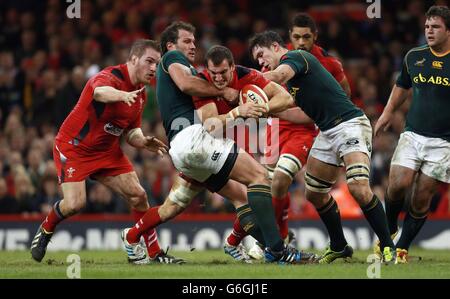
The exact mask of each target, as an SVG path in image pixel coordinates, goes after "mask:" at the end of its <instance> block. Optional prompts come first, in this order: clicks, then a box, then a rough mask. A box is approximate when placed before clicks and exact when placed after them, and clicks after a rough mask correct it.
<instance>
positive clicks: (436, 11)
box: [425, 5, 450, 30]
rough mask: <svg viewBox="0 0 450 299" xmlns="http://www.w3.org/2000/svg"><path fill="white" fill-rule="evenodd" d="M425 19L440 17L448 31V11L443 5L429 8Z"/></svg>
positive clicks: (449, 13)
mask: <svg viewBox="0 0 450 299" xmlns="http://www.w3.org/2000/svg"><path fill="white" fill-rule="evenodd" d="M425 17H426V18H427V19H429V18H431V17H441V18H442V19H443V20H444V24H445V27H446V29H447V30H450V9H449V8H448V7H447V6H443V5H433V6H431V7H430V8H429V9H428V11H427V13H426V14H425Z"/></svg>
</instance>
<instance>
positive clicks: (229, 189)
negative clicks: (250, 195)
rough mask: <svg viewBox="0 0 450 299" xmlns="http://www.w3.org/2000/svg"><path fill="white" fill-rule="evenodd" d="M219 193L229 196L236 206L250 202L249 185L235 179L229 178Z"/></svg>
mask: <svg viewBox="0 0 450 299" xmlns="http://www.w3.org/2000/svg"><path fill="white" fill-rule="evenodd" d="M217 193H218V194H220V195H222V196H223V197H226V198H228V199H229V200H230V201H231V202H232V203H233V205H234V207H235V208H239V207H241V206H243V205H245V204H247V202H248V201H247V187H246V186H245V185H243V184H241V183H239V182H237V181H235V180H228V182H227V184H226V185H225V186H224V187H223V188H222V189H220V190H219V191H218V192H217Z"/></svg>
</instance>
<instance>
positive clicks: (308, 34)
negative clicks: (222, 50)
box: [289, 26, 317, 52]
mask: <svg viewBox="0 0 450 299" xmlns="http://www.w3.org/2000/svg"><path fill="white" fill-rule="evenodd" d="M289 37H290V39H291V43H292V46H294V49H296V50H298V49H301V50H305V51H308V52H311V49H312V47H313V45H314V42H315V41H316V39H317V35H316V34H315V33H314V32H312V31H311V28H309V27H297V26H294V27H293V28H292V31H290V32H289Z"/></svg>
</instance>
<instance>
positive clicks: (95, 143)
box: [56, 64, 147, 154]
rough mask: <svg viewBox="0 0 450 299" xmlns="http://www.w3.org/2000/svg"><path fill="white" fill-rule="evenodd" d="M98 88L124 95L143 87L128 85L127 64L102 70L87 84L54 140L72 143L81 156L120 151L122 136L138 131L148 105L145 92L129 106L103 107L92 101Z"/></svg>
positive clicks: (117, 103) (118, 103) (102, 104)
mask: <svg viewBox="0 0 450 299" xmlns="http://www.w3.org/2000/svg"><path fill="white" fill-rule="evenodd" d="M99 86H111V87H114V88H115V89H119V90H123V91H127V92H129V91H134V90H137V89H140V88H142V87H143V85H142V84H138V85H133V84H131V81H130V76H129V74H128V68H127V66H126V64H120V65H116V66H110V67H107V68H105V69H103V70H102V71H101V72H99V73H98V74H96V75H95V76H93V77H92V78H90V79H89V81H88V82H87V83H86V86H85V87H84V89H83V91H82V93H81V96H80V98H79V100H78V102H77V104H76V105H75V107H74V108H73V110H72V111H71V112H70V114H69V115H68V116H67V118H66V119H65V120H64V122H63V124H62V126H61V128H60V129H59V132H58V135H57V136H56V140H58V141H62V142H69V143H72V144H74V145H75V146H76V148H77V149H78V150H81V151H82V152H84V153H89V154H95V153H105V152H111V151H114V150H118V149H119V148H120V136H121V135H122V133H123V132H126V131H128V130H130V129H133V128H139V127H141V118H142V112H143V110H144V107H145V104H146V101H147V99H146V96H145V92H141V93H140V94H139V95H138V97H136V99H135V100H136V101H135V102H134V103H133V104H132V105H131V106H128V105H127V104H126V103H124V102H122V101H121V102H115V103H108V104H106V103H102V102H98V101H95V100H94V98H93V95H94V89H95V88H96V87H99Z"/></svg>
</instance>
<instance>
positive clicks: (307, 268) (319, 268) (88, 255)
mask: <svg viewBox="0 0 450 299" xmlns="http://www.w3.org/2000/svg"><path fill="white" fill-rule="evenodd" d="M72 253H74V252H48V253H47V255H46V257H45V258H44V260H43V261H42V263H36V262H34V261H33V260H32V259H31V256H30V253H29V252H23V251H22V252H11V251H9V252H8V251H2V252H0V270H1V271H0V278H40V279H42V278H67V275H66V271H67V267H68V266H69V265H70V264H71V263H70V262H67V261H66V259H67V256H68V255H69V254H72ZM370 253H371V252H369V251H356V252H355V254H354V257H353V259H351V260H350V261H349V262H344V261H342V260H337V261H335V262H334V263H333V264H331V265H317V264H314V265H289V266H280V265H274V264H264V263H262V262H259V261H255V262H254V263H253V264H250V265H249V264H241V263H238V262H235V261H233V260H232V259H231V257H229V256H227V255H225V254H224V253H223V252H222V251H219V250H210V251H193V252H172V254H174V255H176V256H179V257H182V258H185V259H186V260H187V261H188V263H187V264H184V265H160V264H150V265H140V266H136V265H130V264H128V263H127V261H126V256H125V253H124V252H123V251H80V252H77V253H76V254H78V255H79V256H80V259H81V267H80V269H81V278H158V279H161V278H179V279H194V278H200V279H217V278H229V279H251V278H254V279H258V278H259V279H261V278H271V279H278V278H283V279H285V278H287V279H301V278H367V272H368V267H370V266H371V264H370V263H367V262H366V260H367V256H368V255H369V254H370ZM410 254H411V255H412V257H411V261H410V263H409V264H407V265H380V268H379V269H380V272H379V273H380V277H381V278H450V251H448V250H447V251H430V250H422V249H415V248H413V249H412V250H410ZM372 269H373V268H372ZM369 271H370V270H369ZM372 273H374V272H373V271H372Z"/></svg>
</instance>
